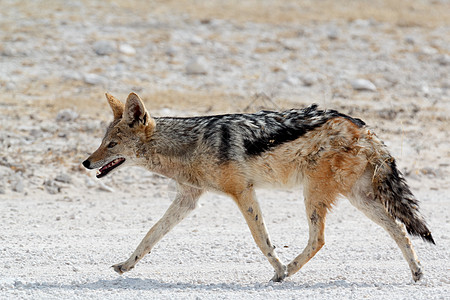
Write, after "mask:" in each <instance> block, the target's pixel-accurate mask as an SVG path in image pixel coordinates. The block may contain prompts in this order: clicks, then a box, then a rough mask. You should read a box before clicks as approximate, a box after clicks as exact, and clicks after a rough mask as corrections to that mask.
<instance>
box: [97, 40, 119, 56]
mask: <svg viewBox="0 0 450 300" xmlns="http://www.w3.org/2000/svg"><path fill="white" fill-rule="evenodd" d="M92 48H93V49H94V51H95V53H96V54H97V55H111V54H113V53H114V52H116V51H117V45H116V43H115V42H114V41H107V40H102V41H97V42H95V43H94V45H93V46H92Z"/></svg>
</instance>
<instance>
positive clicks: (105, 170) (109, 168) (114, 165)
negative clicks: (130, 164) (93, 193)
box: [96, 157, 125, 178]
mask: <svg viewBox="0 0 450 300" xmlns="http://www.w3.org/2000/svg"><path fill="white" fill-rule="evenodd" d="M124 162H125V158H123V157H120V158H116V159H115V160H113V161H111V162H109V163H107V164H106V165H104V166H103V167H101V168H100V169H98V171H97V175H96V177H97V178H102V177H104V176H106V175H107V174H108V173H109V172H111V171H112V170H113V169H115V168H117V167H118V166H120V165H121V164H123V163H124Z"/></svg>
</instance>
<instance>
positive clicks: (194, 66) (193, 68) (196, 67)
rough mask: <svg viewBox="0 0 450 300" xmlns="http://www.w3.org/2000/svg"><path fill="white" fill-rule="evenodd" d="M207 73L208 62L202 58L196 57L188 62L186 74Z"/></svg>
mask: <svg viewBox="0 0 450 300" xmlns="http://www.w3.org/2000/svg"><path fill="white" fill-rule="evenodd" d="M207 73H208V71H207V66H206V63H205V62H204V60H203V59H201V58H195V59H193V60H191V61H189V62H188V63H187V64H186V74H188V75H205V74H207Z"/></svg>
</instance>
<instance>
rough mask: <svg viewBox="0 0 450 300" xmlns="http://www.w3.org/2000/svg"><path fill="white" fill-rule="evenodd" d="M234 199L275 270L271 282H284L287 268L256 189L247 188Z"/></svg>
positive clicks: (254, 237) (257, 242)
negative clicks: (270, 234)
mask: <svg viewBox="0 0 450 300" xmlns="http://www.w3.org/2000/svg"><path fill="white" fill-rule="evenodd" d="M233 198H234V200H235V201H236V203H237V205H238V206H239V209H240V211H241V212H242V214H243V215H244V218H245V221H246V222H247V225H248V227H249V228H250V232H251V233H252V236H253V239H254V240H255V242H256V244H257V245H258V247H259V249H261V251H262V253H263V254H264V255H265V256H266V257H267V259H268V260H269V262H270V264H271V265H272V267H273V268H274V269H275V275H274V277H273V278H272V280H271V281H275V282H280V281H283V279H284V278H286V275H287V269H286V266H285V265H284V264H282V263H281V261H280V259H279V258H278V256H277V254H276V253H275V247H274V246H273V244H272V242H271V241H270V237H269V233H268V232H267V228H266V225H265V224H264V219H263V216H262V212H261V208H260V207H259V204H258V202H257V200H256V196H255V191H254V189H253V188H247V189H246V190H245V191H243V192H242V193H239V195H238V196H236V195H233Z"/></svg>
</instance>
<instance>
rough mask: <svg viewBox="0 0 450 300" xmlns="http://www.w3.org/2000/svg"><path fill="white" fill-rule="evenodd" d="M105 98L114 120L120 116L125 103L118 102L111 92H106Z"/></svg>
mask: <svg viewBox="0 0 450 300" xmlns="http://www.w3.org/2000/svg"><path fill="white" fill-rule="evenodd" d="M105 96H106V99H107V100H108V103H109V106H110V107H111V109H112V111H113V114H114V120H117V119H120V118H122V115H123V110H124V108H125V105H124V104H123V103H122V102H120V100H119V99H117V98H116V97H114V96H113V95H111V94H108V93H106V94H105Z"/></svg>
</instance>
